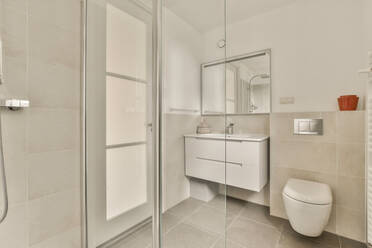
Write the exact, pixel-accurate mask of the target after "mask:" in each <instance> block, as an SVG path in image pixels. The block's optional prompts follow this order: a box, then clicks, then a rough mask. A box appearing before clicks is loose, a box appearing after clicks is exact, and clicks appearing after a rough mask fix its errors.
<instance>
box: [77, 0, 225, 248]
mask: <svg viewBox="0 0 372 248" xmlns="http://www.w3.org/2000/svg"><path fill="white" fill-rule="evenodd" d="M85 4H86V5H85V10H84V11H85V12H84V13H85V17H84V19H85V41H84V45H85V57H84V59H85V68H84V69H85V70H84V77H85V80H84V81H85V102H84V104H85V108H84V109H85V120H84V121H85V124H84V127H85V137H84V139H85V147H84V149H85V169H86V170H85V174H86V181H85V190H86V192H85V193H86V199H85V204H86V214H85V216H86V217H85V222H86V226H87V229H86V237H85V239H86V243H87V247H88V248H93V247H94V248H95V247H116V246H118V247H121V246H120V245H122V246H123V247H132V246H134V247H141V248H142V247H143V248H145V247H149V246H152V245H153V247H159V248H160V247H173V246H174V245H175V243H177V242H180V241H179V239H183V238H186V236H184V237H183V236H182V233H184V230H183V228H186V233H187V228H188V226H187V225H181V224H180V225H178V227H176V228H174V227H173V225H172V223H176V222H179V221H180V220H181V219H182V216H183V215H184V214H185V213H183V212H182V211H181V210H182V209H181V208H182V207H178V208H179V209H178V208H177V205H178V204H180V203H181V202H185V203H186V205H187V204H189V205H190V209H189V210H186V212H187V211H192V210H193V205H195V204H196V205H198V204H199V201H198V200H194V199H192V198H190V190H191V189H192V188H193V187H194V188H195V187H198V181H195V182H191V179H190V178H188V177H186V176H185V161H184V160H185V159H184V155H183V151H184V149H185V148H184V147H185V138H184V135H186V134H192V133H195V130H196V126H197V125H198V123H199V122H200V113H201V110H200V107H201V95H200V94H201V93H200V80H201V79H200V65H201V64H202V63H203V62H204V58H203V56H202V50H203V49H202V45H203V44H202V43H201V41H200V40H199V39H200V38H201V37H202V34H201V32H199V31H194V30H192V29H190V27H189V25H188V24H186V23H185V22H184V21H183V20H181V19H180V18H179V17H178V16H177V15H175V14H174V12H176V11H177V10H179V9H182V8H185V9H187V10H188V11H194V12H195V11H196V12H198V11H199V10H200V9H198V5H195V4H192V3H188V2H187V1H161V0H155V1H139V0H87V1H86V3H85ZM214 8H215V13H214V14H213V16H214V19H213V21H211V23H210V24H211V25H213V26H224V24H225V1H224V0H219V1H216V6H214ZM197 14H198V15H200V14H203V15H207V14H210V13H207V12H204V13H203V12H201V13H200V11H199V13H197ZM181 30H189V32H188V33H183V31H181ZM219 36H220V41H219V43H220V44H219V46H220V47H219V49H218V52H217V53H216V54H214V55H213V56H212V57H210V59H213V60H222V61H223V60H224V59H225V44H224V43H225V32H224V30H221V31H220V33H219ZM190 44H194V45H191V46H190ZM216 45H217V44H216ZM221 68H222V70H221V71H220V74H219V76H218V77H219V78H218V81H219V82H220V83H221V86H222V88H223V92H224V88H225V84H224V82H225V72H224V71H225V69H224V64H223V63H222V67H221ZM222 97H223V99H221V106H220V107H221V113H222V115H220V116H219V117H218V119H219V121H220V122H222V123H225V122H226V118H225V115H224V113H225V112H226V111H225V101H224V98H225V96H224V94H223V96H222ZM221 113H220V114H221ZM185 124H186V125H185ZM224 125H225V124H224ZM221 134H222V135H224V128H223V129H222V133H221ZM221 145H222V147H221V148H222V150H221V151H222V152H223V154H221V155H222V156H223V157H225V155H224V153H225V148H224V147H225V141H222V143H221ZM224 160H225V159H223V160H222V161H221V165H220V166H222V167H221V172H222V178H221V180H222V181H221V182H220V183H221V185H224V183H225V169H224V166H225V164H224ZM192 184H194V185H192ZM202 187H210V186H208V185H207V186H205V185H204V186H202ZM213 187H215V186H213ZM224 190H225V189H224V187H223V186H221V189H219V192H220V194H221V195H220V196H219V197H218V200H217V204H218V206H219V211H218V214H217V216H216V217H217V220H218V221H217V223H216V224H217V228H218V230H219V234H220V235H221V240H219V242H223V240H224V239H223V238H222V237H223V236H224V230H225V224H226V221H225V219H226V218H225V203H224V202H225V193H224ZM173 229H174V230H173ZM172 230H173V231H172ZM168 233H169V234H168ZM179 235H181V236H179ZM194 235H197V234H194ZM190 241H191V242H193V241H192V239H191V240H190ZM185 242H186V241H185ZM201 245H202V246H203V247H204V246H205V247H209V245H211V244H209V243H208V242H207V243H206V244H201Z"/></svg>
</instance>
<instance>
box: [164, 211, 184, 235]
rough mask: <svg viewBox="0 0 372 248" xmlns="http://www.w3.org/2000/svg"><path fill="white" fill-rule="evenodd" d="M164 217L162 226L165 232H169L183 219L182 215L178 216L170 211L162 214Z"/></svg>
mask: <svg viewBox="0 0 372 248" xmlns="http://www.w3.org/2000/svg"><path fill="white" fill-rule="evenodd" d="M162 218H163V219H162V227H163V232H164V233H167V232H168V231H169V230H170V229H171V228H173V227H174V226H176V225H177V224H179V223H180V222H181V220H182V219H181V218H180V217H177V216H175V215H173V214H171V213H169V212H165V213H164V214H163V215H162Z"/></svg>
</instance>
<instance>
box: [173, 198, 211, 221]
mask: <svg viewBox="0 0 372 248" xmlns="http://www.w3.org/2000/svg"><path fill="white" fill-rule="evenodd" d="M203 204H204V202H202V201H199V200H196V199H193V198H189V199H186V200H184V201H183V202H181V203H179V204H177V205H176V206H174V207H173V208H171V209H169V210H168V211H167V212H169V213H170V214H172V215H175V216H177V217H180V218H184V217H187V216H189V215H191V214H192V213H193V212H194V211H195V210H196V209H198V208H199V207H200V206H202V205H203Z"/></svg>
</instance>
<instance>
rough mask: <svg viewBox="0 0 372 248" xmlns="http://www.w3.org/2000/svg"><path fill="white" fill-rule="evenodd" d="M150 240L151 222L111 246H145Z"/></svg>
mask: <svg viewBox="0 0 372 248" xmlns="http://www.w3.org/2000/svg"><path fill="white" fill-rule="evenodd" d="M151 242H152V227H151V224H148V225H146V227H144V228H142V229H140V230H138V231H137V232H135V233H133V234H132V235H130V236H128V237H127V238H125V239H124V240H121V241H120V242H118V243H116V244H115V245H113V246H111V247H112V248H147V247H149V246H150V245H151Z"/></svg>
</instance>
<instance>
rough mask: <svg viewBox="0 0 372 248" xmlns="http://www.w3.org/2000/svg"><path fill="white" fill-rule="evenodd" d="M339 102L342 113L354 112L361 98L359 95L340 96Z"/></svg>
mask: <svg viewBox="0 0 372 248" xmlns="http://www.w3.org/2000/svg"><path fill="white" fill-rule="evenodd" d="M337 100H338V106H339V108H340V110H341V111H352V110H356V109H357V107H358V101H359V97H358V96H357V95H347V96H340V97H339V98H338V99H337Z"/></svg>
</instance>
